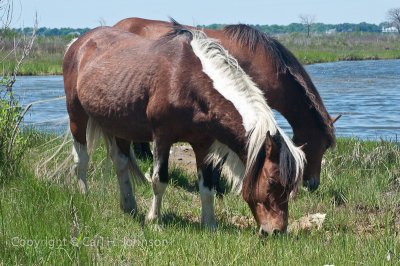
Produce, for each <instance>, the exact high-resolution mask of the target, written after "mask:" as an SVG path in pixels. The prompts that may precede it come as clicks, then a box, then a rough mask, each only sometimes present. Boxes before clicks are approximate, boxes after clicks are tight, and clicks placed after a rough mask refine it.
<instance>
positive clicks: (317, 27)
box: [199, 22, 388, 34]
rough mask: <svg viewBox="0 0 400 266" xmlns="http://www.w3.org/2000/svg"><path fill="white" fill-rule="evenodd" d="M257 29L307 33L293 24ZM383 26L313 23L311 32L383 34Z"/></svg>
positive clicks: (304, 27)
mask: <svg viewBox="0 0 400 266" xmlns="http://www.w3.org/2000/svg"><path fill="white" fill-rule="evenodd" d="M224 26H225V25H224V24H211V25H199V27H204V28H209V29H221V28H223V27H224ZM253 26H254V27H256V28H257V29H259V30H261V31H264V32H266V33H269V34H283V33H294V32H302V33H307V30H308V29H307V26H306V25H304V24H302V23H291V24H289V25H259V24H256V25H253ZM382 26H385V27H387V26H388V23H381V24H379V25H376V24H370V23H366V22H362V23H358V24H354V23H341V24H324V23H313V24H312V27H311V32H314V33H325V32H327V31H329V30H333V29H335V31H336V32H381V31H382Z"/></svg>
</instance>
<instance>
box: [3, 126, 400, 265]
mask: <svg viewBox="0 0 400 266" xmlns="http://www.w3.org/2000/svg"><path fill="white" fill-rule="evenodd" d="M31 134H32V133H31ZM49 138H50V137H49V136H47V137H44V136H43V134H35V135H34V137H32V138H31V148H30V151H29V152H28V153H27V154H26V156H25V158H24V159H23V160H24V162H23V165H24V166H23V169H22V170H21V174H20V175H18V176H15V177H12V178H10V179H9V181H8V182H6V183H4V184H3V186H2V188H1V189H0V217H1V221H0V228H1V230H0V232H1V233H0V261H1V262H0V264H4V265H16V264H22V265H38V264H39V265H41V264H46V265H70V264H74V265H76V264H78V265H79V264H81V265H92V264H101V265H103V264H104V265H111V264H114V265H115V264H116V265H121V264H123V265H130V264H134V265H136V264H138V265H142V264H160V265H165V264H175V265H183V264H197V265H209V264H221V265H226V264H234V265H253V264H254V265H268V264H269V265H275V264H276V265H324V264H334V265H395V264H399V263H400V149H399V146H398V144H395V143H390V142H383V141H382V142H368V141H359V140H355V139H339V140H338V144H337V148H336V149H334V150H330V151H329V152H328V153H327V154H326V156H325V163H324V165H323V171H322V184H321V186H320V188H319V189H318V190H317V191H316V192H314V193H309V192H306V191H301V192H300V194H299V196H298V198H297V199H296V200H295V201H293V202H291V203H290V220H293V219H298V218H300V217H302V216H304V215H306V214H307V213H316V212H321V213H326V214H327V216H326V220H325V223H324V224H323V227H322V229H321V230H312V231H309V232H300V233H296V234H295V233H292V234H288V235H284V236H278V237H270V238H267V239H259V238H258V236H257V234H256V228H255V227H256V226H255V224H253V225H252V226H250V227H249V226H247V227H246V226H245V227H244V228H241V227H240V226H238V225H237V224H236V223H234V222H233V221H232V217H234V216H245V217H248V218H250V217H252V215H251V213H250V211H249V209H248V207H247V205H246V203H245V202H244V201H243V200H242V199H241V198H240V197H239V196H235V195H232V194H227V195H225V197H224V198H223V199H216V214H217V219H218V222H219V228H218V230H217V231H215V232H210V231H207V230H205V229H203V228H201V227H200V225H199V218H198V217H199V215H200V200H199V195H198V190H197V185H196V177H195V176H194V175H188V174H187V173H185V172H184V171H183V170H180V169H179V168H175V167H172V169H171V170H170V174H171V176H172V180H171V185H170V186H169V187H168V189H167V192H166V194H165V197H164V202H163V223H162V226H161V228H157V227H156V226H155V225H154V224H148V223H146V222H144V216H145V215H146V212H147V210H148V209H149V205H150V200H151V195H152V192H151V187H150V185H148V184H146V185H142V186H140V187H138V188H137V201H138V204H139V207H140V210H139V214H138V215H137V216H136V217H135V218H132V217H131V216H129V215H125V214H123V213H121V211H120V210H119V202H118V200H119V191H118V186H117V180H116V177H115V174H114V172H113V170H112V168H107V167H101V165H103V163H102V162H101V161H102V159H103V158H104V156H105V151H104V148H100V149H99V150H98V151H97V153H96V154H95V155H94V161H95V162H94V163H92V165H91V167H90V174H89V178H88V184H89V191H90V193H89V194H88V195H87V196H83V195H81V194H79V193H78V192H77V190H76V189H75V186H74V185H73V184H70V183H69V182H66V181H59V182H57V180H56V179H55V180H47V181H46V180H43V179H42V178H40V177H35V176H34V171H33V165H35V162H37V161H38V160H39V158H40V157H41V154H43V147H45V146H39V145H40V144H41V143H43V142H44V141H45V140H48V139H49ZM52 145H55V144H52ZM67 150H68V151H69V150H70V147H68V148H67ZM149 165H150V164H149V162H141V167H142V169H143V170H147V168H148V167H149ZM94 166H97V167H94ZM62 180H64V179H62ZM65 180H68V178H65ZM75 238H76V240H75ZM71 239H72V241H73V243H74V244H72V243H71ZM388 255H389V256H390V258H389V260H388V259H387V258H388Z"/></svg>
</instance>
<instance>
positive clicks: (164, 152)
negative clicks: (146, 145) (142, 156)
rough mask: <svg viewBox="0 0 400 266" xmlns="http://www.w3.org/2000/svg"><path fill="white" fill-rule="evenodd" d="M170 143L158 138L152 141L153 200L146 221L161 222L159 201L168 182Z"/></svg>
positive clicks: (160, 201)
mask: <svg viewBox="0 0 400 266" xmlns="http://www.w3.org/2000/svg"><path fill="white" fill-rule="evenodd" d="M171 145H172V144H167V143H163V142H161V141H158V140H155V141H154V153H153V156H154V158H153V165H154V167H153V168H154V170H153V175H152V178H151V183H152V187H153V201H152V204H151V207H150V211H149V213H148V215H147V220H148V221H155V220H157V221H158V223H160V222H161V203H162V198H163V195H164V192H165V190H166V188H167V184H168V159H169V150H170V148H171Z"/></svg>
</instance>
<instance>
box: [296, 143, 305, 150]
mask: <svg viewBox="0 0 400 266" xmlns="http://www.w3.org/2000/svg"><path fill="white" fill-rule="evenodd" d="M305 146H307V142H306V143H304V144H303V145H300V146H299V147H298V148H299V149H301V150H302V151H304V147H305Z"/></svg>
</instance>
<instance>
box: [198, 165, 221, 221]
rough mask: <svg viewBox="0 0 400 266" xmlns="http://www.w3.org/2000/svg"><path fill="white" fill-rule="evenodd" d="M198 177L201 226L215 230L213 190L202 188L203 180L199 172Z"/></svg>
mask: <svg viewBox="0 0 400 266" xmlns="http://www.w3.org/2000/svg"><path fill="white" fill-rule="evenodd" d="M198 175H199V192H200V200H201V224H202V225H203V226H205V227H207V228H210V229H215V228H217V221H216V219H215V213H214V194H215V191H214V189H212V190H210V189H209V188H208V187H206V186H204V178H203V174H202V172H201V171H199V172H198Z"/></svg>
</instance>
